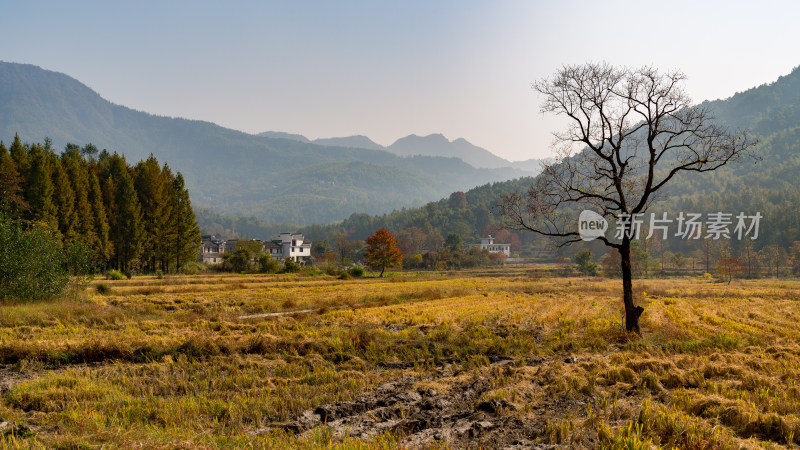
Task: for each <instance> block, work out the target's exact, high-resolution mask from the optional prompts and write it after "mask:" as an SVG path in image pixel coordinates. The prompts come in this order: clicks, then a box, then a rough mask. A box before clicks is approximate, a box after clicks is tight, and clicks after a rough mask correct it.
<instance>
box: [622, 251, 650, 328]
mask: <svg viewBox="0 0 800 450" xmlns="http://www.w3.org/2000/svg"><path fill="white" fill-rule="evenodd" d="M619 254H620V256H621V258H620V259H621V260H622V300H623V302H624V303H625V330H627V331H628V332H633V333H636V334H642V330H641V329H640V328H639V316H641V315H642V312H644V308H642V307H641V306H635V305H634V304H633V274H632V271H631V241H630V239H629V238H628V237H627V236H626V237H625V238H623V241H622V247H621V248H620V249H619Z"/></svg>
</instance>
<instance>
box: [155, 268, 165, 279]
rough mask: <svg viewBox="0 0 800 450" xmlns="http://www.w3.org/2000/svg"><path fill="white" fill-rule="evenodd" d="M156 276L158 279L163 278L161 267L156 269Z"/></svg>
mask: <svg viewBox="0 0 800 450" xmlns="http://www.w3.org/2000/svg"><path fill="white" fill-rule="evenodd" d="M156 278H158V279H159V280H161V279H163V278H164V272H163V271H162V270H161V269H156Z"/></svg>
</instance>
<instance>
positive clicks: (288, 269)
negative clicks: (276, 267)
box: [281, 258, 300, 273]
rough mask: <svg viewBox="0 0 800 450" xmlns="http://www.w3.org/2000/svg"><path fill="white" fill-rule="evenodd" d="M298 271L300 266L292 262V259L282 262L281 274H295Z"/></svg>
mask: <svg viewBox="0 0 800 450" xmlns="http://www.w3.org/2000/svg"><path fill="white" fill-rule="evenodd" d="M299 271H300V265H299V264H297V263H296V262H294V260H293V259H292V258H286V259H285V260H284V261H283V270H282V271H281V272H283V273H296V272H299Z"/></svg>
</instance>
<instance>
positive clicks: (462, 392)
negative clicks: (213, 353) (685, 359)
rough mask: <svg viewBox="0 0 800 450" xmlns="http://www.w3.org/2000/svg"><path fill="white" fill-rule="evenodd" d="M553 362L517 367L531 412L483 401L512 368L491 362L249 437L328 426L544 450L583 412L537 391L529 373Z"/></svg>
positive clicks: (429, 441) (414, 380)
mask: <svg viewBox="0 0 800 450" xmlns="http://www.w3.org/2000/svg"><path fill="white" fill-rule="evenodd" d="M552 363H557V362H556V361H550V360H546V361H545V360H536V361H527V362H526V364H524V365H522V367H516V369H515V370H522V371H524V372H525V374H524V375H523V376H521V377H519V378H521V380H519V382H522V383H526V384H528V385H530V390H531V391H536V390H537V389H538V390H539V391H540V392H539V395H537V397H538V400H537V401H535V402H534V403H535V406H534V407H533V408H526V410H522V409H520V408H519V407H518V406H516V405H515V404H514V403H512V402H510V401H507V400H505V399H498V398H492V397H493V396H491V395H486V394H489V393H491V392H492V391H493V389H494V387H493V383H492V381H493V379H492V372H495V373H496V372H497V371H498V370H503V366H508V367H512V366H513V365H514V364H515V362H514V361H513V360H511V359H508V358H497V359H496V360H495V361H494V362H493V363H492V367H489V368H485V369H483V370H478V371H469V372H460V371H459V370H458V366H457V365H453V364H445V365H444V366H440V367H437V368H436V370H435V371H433V372H428V373H427V375H425V376H420V375H418V374H417V375H406V376H404V377H402V378H400V379H398V380H395V381H391V382H387V383H384V384H382V385H380V386H378V387H377V388H376V389H375V390H373V391H372V392H370V393H368V394H366V395H363V396H361V397H358V398H356V399H354V400H353V401H347V402H340V403H331V404H325V405H320V406H318V407H316V408H315V409H313V410H307V411H304V412H303V413H302V414H301V415H299V416H298V417H296V418H294V419H293V420H291V421H287V422H282V423H273V424H272V425H271V426H270V427H266V428H262V429H259V430H257V431H255V432H254V433H253V434H262V433H270V432H273V431H275V430H285V431H289V432H292V433H294V434H296V435H298V436H300V437H302V436H307V435H309V434H310V433H312V431H313V430H314V429H316V428H318V427H328V428H330V430H331V431H332V432H333V434H334V436H336V437H339V438H341V437H345V436H349V437H355V438H361V439H370V438H372V437H375V436H377V435H379V434H381V433H384V432H391V433H392V434H394V435H397V436H400V437H401V439H402V444H403V445H404V446H407V447H410V448H418V447H427V446H431V445H436V444H437V443H442V444H444V443H447V444H449V445H451V446H455V447H456V448H464V447H470V448H473V447H474V448H477V447H481V448H531V447H536V446H537V444H538V445H539V448H548V447H549V446H547V445H544V444H543V439H542V438H543V437H544V436H545V435H547V434H548V433H550V430H551V428H552V425H550V423H551V422H554V421H555V422H558V421H559V420H560V419H561V418H563V417H564V416H566V415H575V416H580V415H582V414H584V412H585V410H586V399H583V398H567V397H563V396H552V397H548V396H547V395H544V394H543V393H542V392H541V387H537V384H536V382H535V378H536V377H535V376H534V373H538V372H540V370H539V369H541V368H542V367H541V366H540V365H541V364H552ZM531 364H534V365H535V366H532V365H531ZM537 366H539V367H537ZM492 369H494V370H492ZM545 440H547V439H545ZM591 441H594V442H596V436H590V437H588V441H584V442H582V443H581V445H582V446H588V447H592V446H593V445H592V442H591ZM542 445H544V447H542Z"/></svg>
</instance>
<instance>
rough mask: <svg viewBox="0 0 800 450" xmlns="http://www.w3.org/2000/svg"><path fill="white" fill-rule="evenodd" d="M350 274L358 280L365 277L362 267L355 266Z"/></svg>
mask: <svg viewBox="0 0 800 450" xmlns="http://www.w3.org/2000/svg"><path fill="white" fill-rule="evenodd" d="M348 273H350V275H352V276H354V277H356V278H358V277H363V276H364V268H363V267H361V266H353V267H351V268H350V270H349V271H348Z"/></svg>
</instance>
